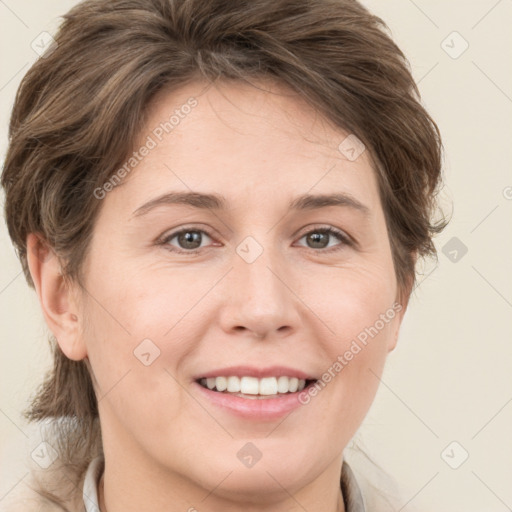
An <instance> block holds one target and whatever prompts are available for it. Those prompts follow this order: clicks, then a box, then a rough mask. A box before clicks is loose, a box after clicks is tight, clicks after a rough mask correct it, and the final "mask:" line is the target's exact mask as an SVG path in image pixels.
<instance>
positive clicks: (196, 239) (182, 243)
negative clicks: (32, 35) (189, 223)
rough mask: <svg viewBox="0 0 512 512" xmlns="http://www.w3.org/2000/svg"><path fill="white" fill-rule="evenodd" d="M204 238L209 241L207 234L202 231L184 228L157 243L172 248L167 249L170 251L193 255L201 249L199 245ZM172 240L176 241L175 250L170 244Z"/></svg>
mask: <svg viewBox="0 0 512 512" xmlns="http://www.w3.org/2000/svg"><path fill="white" fill-rule="evenodd" d="M205 236H206V238H209V239H210V240H211V237H210V236H209V235H208V233H206V231H204V230H202V229H193V228H185V229H181V230H180V231H176V232H174V233H171V234H170V235H168V236H166V237H164V238H163V239H162V240H161V241H160V242H159V243H160V244H162V245H165V246H169V245H170V246H171V247H174V248H169V247H167V248H168V249H169V250H171V251H176V252H182V253H195V252H198V251H199V249H200V248H201V243H202V242H203V241H204V237H205ZM174 239H176V243H177V244H178V246H177V248H176V245H175V244H172V243H171V241H172V240H174Z"/></svg>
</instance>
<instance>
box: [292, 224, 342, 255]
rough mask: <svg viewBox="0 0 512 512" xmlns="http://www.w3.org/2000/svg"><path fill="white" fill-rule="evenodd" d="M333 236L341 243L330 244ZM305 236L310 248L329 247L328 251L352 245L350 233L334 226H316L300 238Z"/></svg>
mask: <svg viewBox="0 0 512 512" xmlns="http://www.w3.org/2000/svg"><path fill="white" fill-rule="evenodd" d="M333 237H334V238H336V239H337V240H338V241H339V242H341V243H340V244H335V245H334V246H332V245H331V246H329V242H330V240H332V238H333ZM303 238H306V243H307V244H310V245H308V246H307V247H308V248H309V249H327V251H326V252H330V251H332V250H334V251H336V250H339V249H342V248H343V247H344V246H346V245H349V246H351V245H352V242H351V240H350V238H349V237H348V235H346V234H345V233H343V232H342V231H339V230H337V229H335V228H333V227H322V228H315V229H313V230H311V231H308V232H307V233H305V234H304V235H302V237H301V238H300V239H301V240H302V239H303Z"/></svg>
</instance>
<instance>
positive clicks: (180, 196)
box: [132, 192, 370, 217]
mask: <svg viewBox="0 0 512 512" xmlns="http://www.w3.org/2000/svg"><path fill="white" fill-rule="evenodd" d="M176 204H184V205H187V206H192V207H193V208H200V209H205V210H206V209H211V210H225V209H226V208H227V200H226V199H225V197H224V196H222V195H218V194H203V193H199V192H169V193H166V194H162V195H161V196H158V197H156V198H154V199H151V200H150V201H148V202H147V203H144V204H143V205H142V206H139V207H138V208H137V209H136V210H135V211H134V212H133V214H132V216H133V217H140V216H142V215H144V214H146V213H148V212H149V211H150V210H153V209H154V208H156V207H158V206H162V205H176ZM329 206H341V207H348V208H352V209H354V210H356V211H358V212H361V213H362V214H363V215H364V216H365V217H368V216H369V215H370V209H369V208H368V206H365V205H364V204H363V203H361V202H360V201H358V200H357V199H356V198H355V197H353V196H351V195H350V194H347V193H336V194H315V195H312V194H304V195H301V196H298V197H296V198H295V199H293V200H292V201H291V203H290V204H289V205H288V209H289V210H295V211H303V210H316V209H320V208H327V207H329Z"/></svg>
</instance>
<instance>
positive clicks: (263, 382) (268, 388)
mask: <svg viewBox="0 0 512 512" xmlns="http://www.w3.org/2000/svg"><path fill="white" fill-rule="evenodd" d="M200 382H201V384H202V385H203V386H204V387H207V388H208V389H211V390H215V391H227V392H229V393H243V394H244V395H264V396H270V395H277V394H284V393H295V392H296V391H302V390H303V389H304V388H305V387H306V381H305V380H304V379H298V378H297V377H285V376H281V377H264V378H262V379H258V378H256V377H242V378H240V377H236V376H230V377H208V378H207V379H201V381H200Z"/></svg>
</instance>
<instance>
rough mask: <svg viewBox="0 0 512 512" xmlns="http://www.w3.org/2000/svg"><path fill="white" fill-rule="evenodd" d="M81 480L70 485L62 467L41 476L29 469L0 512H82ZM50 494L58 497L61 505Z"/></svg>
mask: <svg viewBox="0 0 512 512" xmlns="http://www.w3.org/2000/svg"><path fill="white" fill-rule="evenodd" d="M83 479H84V477H83V476H82V477H80V479H79V481H78V482H77V483H76V484H75V483H73V479H70V478H68V477H67V475H66V470H65V468H64V467H59V466H56V467H55V468H53V469H52V470H51V471H48V470H44V472H43V470H41V469H40V468H34V467H32V468H30V470H29V471H28V472H27V473H26V474H25V476H24V477H23V478H22V480H20V481H19V482H18V483H17V484H16V486H15V487H14V488H13V489H12V490H10V491H9V492H8V494H7V496H6V497H5V498H4V499H3V500H2V501H1V502H0V512H85V508H84V502H83V492H82V488H83ZM75 482H76V480H75ZM50 493H54V494H55V495H56V496H58V497H59V498H60V500H59V501H60V503H61V504H59V503H57V502H56V501H55V500H53V499H52V498H51V497H50V496H49V495H50Z"/></svg>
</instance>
